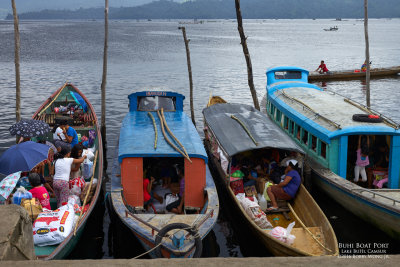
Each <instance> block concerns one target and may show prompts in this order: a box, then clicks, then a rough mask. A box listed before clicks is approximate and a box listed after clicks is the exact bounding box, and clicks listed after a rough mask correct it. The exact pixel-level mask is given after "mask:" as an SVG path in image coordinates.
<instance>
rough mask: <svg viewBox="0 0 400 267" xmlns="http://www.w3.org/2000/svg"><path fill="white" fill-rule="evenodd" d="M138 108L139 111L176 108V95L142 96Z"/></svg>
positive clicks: (139, 98)
mask: <svg viewBox="0 0 400 267" xmlns="http://www.w3.org/2000/svg"><path fill="white" fill-rule="evenodd" d="M138 102H139V106H138V110H139V111H156V110H159V109H164V111H175V110H176V99H175V97H165V96H142V97H138Z"/></svg>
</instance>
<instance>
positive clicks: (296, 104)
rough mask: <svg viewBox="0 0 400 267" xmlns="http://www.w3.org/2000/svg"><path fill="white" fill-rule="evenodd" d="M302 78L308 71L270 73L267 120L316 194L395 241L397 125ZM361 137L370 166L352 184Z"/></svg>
mask: <svg viewBox="0 0 400 267" xmlns="http://www.w3.org/2000/svg"><path fill="white" fill-rule="evenodd" d="M307 78H308V71H307V70H305V69H301V68H298V67H277V68H272V69H269V70H268V71H267V113H268V115H269V116H270V117H271V118H272V119H273V120H274V121H275V122H276V124H277V125H279V126H280V127H281V128H282V129H283V130H284V131H285V132H286V134H287V135H288V136H290V137H291V138H292V140H294V141H295V142H296V143H297V144H298V145H300V146H301V147H302V148H303V149H304V151H306V153H307V161H306V163H307V165H308V166H310V168H311V171H312V175H311V177H312V179H313V183H314V184H315V185H316V186H317V187H319V188H320V189H321V191H323V192H325V193H326V194H327V195H329V196H330V197H331V198H332V199H333V200H335V201H336V202H338V203H339V204H340V205H342V206H343V207H344V208H346V209H348V210H349V211H350V212H352V213H353V214H354V215H356V216H358V217H360V218H361V219H363V220H365V221H366V222H367V223H371V224H373V225H374V226H375V227H377V228H379V229H381V230H382V231H384V232H386V233H387V234H388V235H390V236H391V237H393V238H395V239H397V240H400V224H399V222H400V186H399V185H400V178H399V177H400V164H399V162H400V145H399V144H400V125H399V124H398V123H396V122H394V121H393V120H391V119H390V118H388V117H386V116H384V115H382V114H381V113H379V112H376V111H374V110H373V109H370V108H367V107H366V106H364V105H362V104H359V103H357V102H355V101H354V100H351V99H349V98H347V97H344V96H342V95H340V94H338V93H335V92H331V91H327V90H322V89H321V88H319V87H318V86H316V85H314V84H310V83H308V82H307ZM362 136H364V138H363V139H364V140H369V141H364V142H363V144H365V146H367V147H369V151H370V155H369V160H370V163H371V165H370V166H366V167H365V168H366V171H367V174H368V175H367V177H365V178H367V182H361V181H358V179H356V181H355V182H354V179H355V177H354V175H355V167H356V166H355V163H356V161H357V153H358V152H357V151H358V149H360V147H361V145H360V143H361V142H362V139H361V137H362ZM359 140H360V141H359ZM356 152H357V153H356ZM372 185H374V186H375V188H374V189H372ZM366 234H367V233H366Z"/></svg>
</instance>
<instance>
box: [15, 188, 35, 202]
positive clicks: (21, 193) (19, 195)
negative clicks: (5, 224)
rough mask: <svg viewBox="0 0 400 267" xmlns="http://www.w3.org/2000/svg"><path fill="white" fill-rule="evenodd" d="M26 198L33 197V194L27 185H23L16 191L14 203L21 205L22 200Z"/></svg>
mask: <svg viewBox="0 0 400 267" xmlns="http://www.w3.org/2000/svg"><path fill="white" fill-rule="evenodd" d="M23 198H25V199H32V194H31V192H28V191H27V190H26V189H25V187H23V186H21V187H20V188H18V189H17V191H16V192H15V193H14V195H13V198H12V203H13V204H16V205H21V200H22V199H23Z"/></svg>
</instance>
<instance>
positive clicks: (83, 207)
mask: <svg viewBox="0 0 400 267" xmlns="http://www.w3.org/2000/svg"><path fill="white" fill-rule="evenodd" d="M98 154H99V151H98V150H97V151H96V155H95V156H94V161H93V171H92V178H90V183H89V188H88V190H87V191H86V195H85V199H84V200H83V205H82V211H81V213H80V214H79V218H78V220H77V221H76V224H75V229H74V236H75V235H76V229H77V228H78V225H79V222H80V220H81V217H82V214H83V210H84V209H85V206H86V201H87V198H88V195H89V193H90V189H91V188H92V184H93V178H94V172H95V171H96V164H97V155H98ZM98 178H99V179H101V178H102V177H98Z"/></svg>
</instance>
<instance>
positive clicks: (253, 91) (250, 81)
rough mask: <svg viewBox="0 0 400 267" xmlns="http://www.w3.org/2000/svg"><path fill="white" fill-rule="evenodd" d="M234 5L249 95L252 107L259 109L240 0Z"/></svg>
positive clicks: (236, 0)
mask: <svg viewBox="0 0 400 267" xmlns="http://www.w3.org/2000/svg"><path fill="white" fill-rule="evenodd" d="M235 6H236V18H237V23H238V31H239V35H240V40H241V41H240V43H241V44H242V47H243V53H244V57H245V59H246V64H247V78H248V84H249V87H250V92H251V96H252V97H253V102H254V107H255V108H256V109H258V110H260V104H259V103H258V98H257V92H256V89H255V88H254V82H253V67H252V66H251V59H250V53H249V50H248V49H247V42H246V39H247V38H246V36H245V35H244V31H243V23H242V14H241V11H240V0H235Z"/></svg>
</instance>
